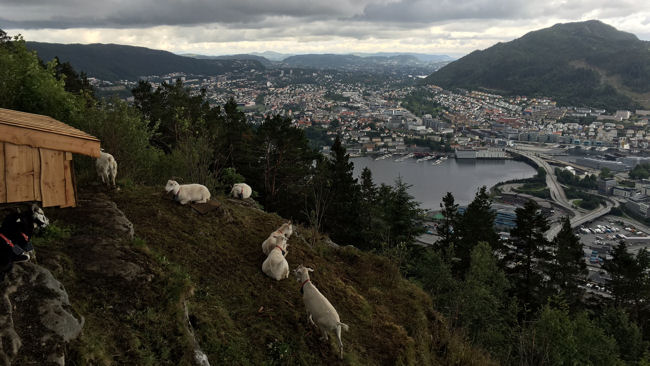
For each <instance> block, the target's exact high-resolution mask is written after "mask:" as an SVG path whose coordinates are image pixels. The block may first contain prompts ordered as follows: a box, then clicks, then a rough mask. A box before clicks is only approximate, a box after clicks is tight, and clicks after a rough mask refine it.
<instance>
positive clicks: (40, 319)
mask: <svg viewBox="0 0 650 366" xmlns="http://www.w3.org/2000/svg"><path fill="white" fill-rule="evenodd" d="M78 202H79V206H78V207H76V208H69V209H58V210H57V209H46V214H47V215H52V216H51V218H54V219H56V218H62V217H65V218H66V219H65V220H64V221H65V222H71V223H72V224H73V225H74V226H75V227H76V228H77V229H76V230H75V234H74V235H72V237H70V238H69V239H66V240H65V243H64V245H65V249H64V252H66V253H67V254H68V255H69V258H70V260H72V263H74V264H73V266H74V268H75V273H77V274H78V275H80V276H83V278H86V279H88V280H89V281H92V282H93V283H96V284H97V286H105V285H102V283H104V282H108V283H112V284H117V285H119V286H124V283H134V282H137V283H141V284H146V283H148V282H149V281H151V280H152V278H153V274H152V273H151V272H150V271H149V270H148V268H146V266H143V265H144V263H142V262H141V261H138V260H137V256H134V253H133V250H132V248H129V247H128V245H127V243H131V242H132V241H133V238H134V230H133V224H132V223H131V222H130V221H129V220H128V219H127V218H126V216H125V215H124V213H123V212H122V211H121V210H120V209H118V208H117V205H116V204H115V203H114V202H112V201H111V200H110V198H109V197H108V196H107V195H105V194H103V193H95V194H83V195H82V196H81V197H80V199H79V201H78ZM2 216H3V215H2V214H0V218H1V217H2ZM36 251H37V252H39V256H38V259H39V261H41V264H42V265H44V266H45V267H47V268H50V269H51V270H52V271H53V272H54V274H55V275H56V276H64V275H65V274H66V271H67V269H66V268H65V267H66V262H65V261H64V260H62V259H61V257H60V255H55V256H48V255H47V254H48V253H49V251H48V249H47V248H46V247H45V248H39V247H37V248H36ZM45 267H42V266H39V265H37V264H34V263H32V262H26V263H16V264H15V265H14V268H13V270H12V271H11V272H9V273H7V276H6V278H5V281H4V282H2V283H0V366H4V365H22V364H34V365H65V363H66V358H65V352H64V351H65V348H66V344H67V343H69V342H71V341H74V340H75V339H77V338H78V337H79V335H80V333H81V330H82V328H83V324H84V318H83V316H81V315H79V314H76V313H75V312H74V310H73V309H72V307H71V305H70V299H69V297H68V293H67V292H66V291H65V289H64V287H63V285H62V284H61V283H60V282H59V281H58V280H57V279H56V278H54V276H53V274H52V272H50V271H49V270H48V269H46V268H45ZM62 278H63V277H62ZM116 302H117V301H116Z"/></svg>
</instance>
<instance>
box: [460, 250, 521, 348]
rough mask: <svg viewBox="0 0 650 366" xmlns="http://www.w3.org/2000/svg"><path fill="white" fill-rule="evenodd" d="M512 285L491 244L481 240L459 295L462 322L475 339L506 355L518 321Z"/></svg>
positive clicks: (511, 345) (472, 256) (472, 257)
mask: <svg viewBox="0 0 650 366" xmlns="http://www.w3.org/2000/svg"><path fill="white" fill-rule="evenodd" d="M509 287H510V284H509V283H508V280H507V279H506V275H505V273H504V272H503V270H501V269H500V268H499V266H498V264H497V259H496V258H495V257H494V254H492V249H491V248H490V246H489V245H488V244H487V243H485V242H480V243H478V245H476V246H475V247H474V249H472V254H471V265H470V268H469V271H468V272H467V276H466V277H465V281H464V283H463V285H462V291H461V294H460V296H459V297H460V301H459V309H460V311H459V314H460V320H461V321H460V325H461V326H462V327H463V328H464V329H466V330H467V331H468V332H469V336H470V340H471V341H472V343H477V344H480V345H481V346H483V347H485V348H486V349H487V350H489V351H490V353H492V354H495V355H499V356H500V357H501V358H503V359H507V358H508V355H510V354H511V353H512V349H513V341H514V340H515V333H514V329H513V328H514V327H515V325H516V322H517V306H516V301H514V300H513V299H511V298H510V297H509V296H508V295H507V290H508V288H509Z"/></svg>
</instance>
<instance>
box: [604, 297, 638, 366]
mask: <svg viewBox="0 0 650 366" xmlns="http://www.w3.org/2000/svg"><path fill="white" fill-rule="evenodd" d="M600 326H601V328H602V329H603V330H604V331H605V333H606V334H607V335H608V336H610V337H613V338H614V339H615V340H616V344H617V347H618V354H619V355H620V357H621V359H623V360H624V361H626V362H628V363H631V364H634V363H635V362H637V361H639V360H640V359H641V357H642V356H643V352H644V351H645V350H646V349H647V348H648V343H647V342H644V341H643V335H642V334H641V330H640V329H639V327H638V326H637V325H636V324H635V323H634V322H632V321H630V318H629V316H628V315H627V313H626V312H625V311H624V310H623V309H621V308H613V307H610V308H607V309H606V310H605V312H604V313H603V315H602V316H601V318H600Z"/></svg>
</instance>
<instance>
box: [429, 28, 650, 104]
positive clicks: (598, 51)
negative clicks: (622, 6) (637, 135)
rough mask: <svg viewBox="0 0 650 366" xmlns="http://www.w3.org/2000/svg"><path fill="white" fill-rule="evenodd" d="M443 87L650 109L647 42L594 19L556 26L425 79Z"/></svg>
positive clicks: (474, 54)
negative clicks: (640, 106)
mask: <svg viewBox="0 0 650 366" xmlns="http://www.w3.org/2000/svg"><path fill="white" fill-rule="evenodd" d="M425 81H426V82H427V83H429V84H436V85H439V86H441V87H443V88H467V89H479V88H483V89H488V90H492V91H496V92H501V93H505V94H520V95H545V96H550V97H553V98H555V99H556V100H558V101H559V102H560V103H562V104H571V105H589V106H594V107H596V106H600V107H606V108H608V109H614V108H624V107H627V108H630V107H634V106H636V105H637V104H641V105H645V106H648V105H650V42H647V41H641V40H639V39H638V38H637V37H636V36H635V35H633V34H630V33H626V32H621V31H618V30H616V29H615V28H614V27H612V26H609V25H607V24H604V23H602V22H600V21H597V20H590V21H586V22H577V23H566V24H556V25H554V26H552V27H550V28H545V29H542V30H538V31H534V32H530V33H528V34H526V35H524V36H523V37H521V38H518V39H515V40H513V41H511V42H506V43H497V44H496V45H494V46H492V47H490V48H488V49H485V50H483V51H474V52H472V53H471V54H469V55H467V56H465V57H463V58H461V59H459V60H457V61H454V62H452V63H450V64H448V65H447V66H445V67H443V68H441V69H440V70H438V71H436V72H435V73H433V74H431V75H430V76H429V77H427V78H426V79H425Z"/></svg>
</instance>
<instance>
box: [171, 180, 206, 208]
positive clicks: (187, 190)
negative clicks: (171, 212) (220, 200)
mask: <svg viewBox="0 0 650 366" xmlns="http://www.w3.org/2000/svg"><path fill="white" fill-rule="evenodd" d="M165 191H167V192H168V193H169V192H172V193H173V194H174V197H175V198H176V200H177V201H179V202H180V203H181V205H184V204H187V203H188V202H195V203H206V202H208V201H209V200H210V191H209V190H208V188H206V186H204V185H202V184H183V185H180V184H178V182H176V181H175V180H168V181H167V185H166V186H165Z"/></svg>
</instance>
